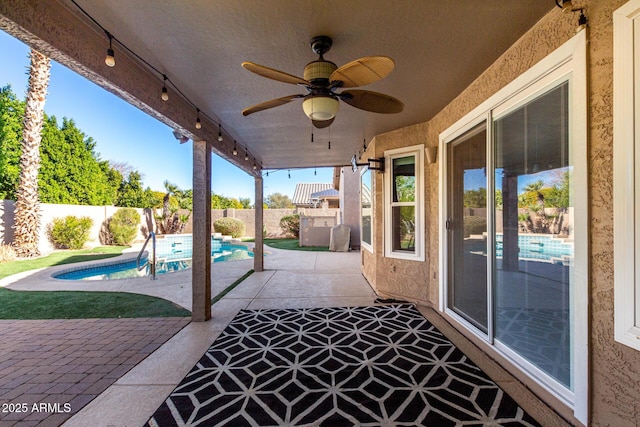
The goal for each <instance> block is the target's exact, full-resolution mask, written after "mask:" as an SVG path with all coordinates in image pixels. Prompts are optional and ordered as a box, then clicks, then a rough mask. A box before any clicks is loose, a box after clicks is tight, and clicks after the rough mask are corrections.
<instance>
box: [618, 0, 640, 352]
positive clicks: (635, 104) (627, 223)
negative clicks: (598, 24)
mask: <svg viewBox="0 0 640 427" xmlns="http://www.w3.org/2000/svg"><path fill="white" fill-rule="evenodd" d="M634 21H636V23H638V22H640V0H631V1H629V2H628V3H626V4H624V5H623V6H622V7H620V8H619V9H617V10H616V11H615V12H614V13H613V250H614V254H615V256H614V271H615V275H614V338H615V340H616V341H617V342H619V343H621V344H624V345H626V346H628V347H631V348H633V349H635V350H640V268H639V266H640V246H639V245H640V229H639V228H640V227H639V225H640V217H639V215H640V194H639V193H640V171H638V170H637V169H636V167H635V164H636V161H637V160H638V156H639V155H640V87H639V86H640V81H636V79H635V76H634V69H635V68H636V67H637V66H638V65H640V47H638V46H637V43H638V42H640V29H639V28H638V26H636V29H635V31H634ZM634 45H635V46H636V49H635V50H634ZM629 153H632V154H631V155H630V154H629ZM630 195H631V197H630Z"/></svg>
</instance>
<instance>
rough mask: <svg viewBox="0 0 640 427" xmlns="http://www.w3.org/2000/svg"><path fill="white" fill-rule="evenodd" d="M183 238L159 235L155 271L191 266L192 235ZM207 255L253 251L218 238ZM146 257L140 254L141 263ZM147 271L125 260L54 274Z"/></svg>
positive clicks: (103, 275)
mask: <svg viewBox="0 0 640 427" xmlns="http://www.w3.org/2000/svg"><path fill="white" fill-rule="evenodd" d="M184 237H188V239H187V238H183V239H176V238H172V239H162V240H160V239H159V240H158V241H157V244H156V274H167V273H172V272H174V271H180V270H185V269H187V268H190V267H191V256H192V254H193V251H192V246H191V244H192V242H193V241H192V239H191V236H184ZM211 257H212V258H213V262H223V261H234V260H242V259H249V258H253V252H250V251H249V249H248V248H247V247H246V246H244V245H232V244H230V243H228V242H223V241H221V240H219V239H215V240H212V242H211ZM145 261H147V259H145V258H143V259H142V260H141V264H144V263H145ZM148 275H150V266H149V265H147V266H146V267H145V268H143V269H142V270H140V271H138V269H137V267H136V261H135V260H132V261H126V262H121V263H116V264H106V265H105V264H102V265H97V266H95V267H87V268H79V269H75V270H65V271H63V272H61V273H60V274H58V275H56V276H54V277H55V278H56V279H63V280H112V279H130V278H134V277H143V276H148Z"/></svg>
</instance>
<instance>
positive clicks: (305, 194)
mask: <svg viewBox="0 0 640 427" xmlns="http://www.w3.org/2000/svg"><path fill="white" fill-rule="evenodd" d="M331 189H333V184H327V183H298V184H297V185H296V191H295V192H294V193H293V199H292V200H291V201H292V202H293V204H294V205H296V206H310V205H312V203H311V195H312V194H314V193H319V192H322V191H325V190H331Z"/></svg>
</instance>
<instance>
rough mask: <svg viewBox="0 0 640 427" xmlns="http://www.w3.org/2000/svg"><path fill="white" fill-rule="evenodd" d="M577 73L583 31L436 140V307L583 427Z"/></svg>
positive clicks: (581, 120)
mask: <svg viewBox="0 0 640 427" xmlns="http://www.w3.org/2000/svg"><path fill="white" fill-rule="evenodd" d="M638 1H640V0H638ZM586 75H587V73H586V37H585V32H584V31H582V32H580V33H578V34H577V35H576V36H575V37H573V38H572V39H571V40H570V41H568V42H566V43H565V44H564V45H563V46H561V47H560V48H558V49H557V50H556V51H555V52H553V53H551V54H550V55H549V56H548V57H546V58H545V59H543V60H542V61H540V62H539V63H538V64H536V65H534V66H533V67H532V68H531V69H530V70H528V71H527V72H525V73H524V74H523V75H521V76H519V77H518V78H516V79H515V80H514V81H513V82H511V83H510V84H508V85H507V86H506V87H504V88H503V89H501V90H500V91H498V92H497V93H496V94H495V95H493V96H492V97H490V98H489V99H488V100H486V101H485V102H483V103H482V104H481V105H479V106H478V107H477V108H476V109H474V110H473V111H471V112H470V113H469V114H468V115H467V116H465V117H463V118H462V119H461V120H460V121H458V123H456V124H454V125H453V126H452V127H450V128H449V129H447V130H446V131H445V132H443V133H442V134H441V135H440V151H441V152H442V153H444V154H445V158H444V160H443V161H442V162H441V165H440V166H441V170H442V174H441V176H442V177H443V180H442V187H441V194H442V195H443V197H444V198H445V199H444V200H443V203H441V205H440V206H441V212H440V215H441V216H440V224H441V225H440V230H441V231H440V233H441V245H442V248H441V251H440V254H441V255H440V256H441V259H440V266H441V271H442V272H443V274H442V275H441V283H440V289H441V294H442V295H443V297H442V298H443V299H442V300H441V302H440V308H441V310H442V311H444V312H445V313H446V314H447V315H448V316H449V317H450V318H451V319H453V320H454V321H455V322H457V323H459V324H460V325H461V327H463V328H465V329H467V330H469V331H470V332H472V333H474V334H475V335H477V336H478V337H481V338H482V339H484V340H486V341H487V343H488V345H490V346H492V348H493V349H494V350H495V351H496V352H498V353H499V354H501V355H502V356H504V357H505V358H506V359H507V360H510V361H511V363H513V365H514V366H516V367H517V368H518V369H520V370H521V371H522V372H523V373H525V374H526V375H528V376H529V378H531V380H532V381H535V382H537V383H538V384H539V385H541V386H542V387H544V388H545V389H546V390H548V391H549V392H550V393H553V394H554V395H555V396H556V397H557V398H559V399H561V400H562V401H563V402H565V403H566V404H567V405H568V406H570V407H573V410H574V415H575V416H576V418H577V419H579V420H580V421H581V422H583V423H584V424H588V405H587V403H588V389H589V387H588V354H589V351H588V342H589V340H588V330H587V325H588V256H587V254H588V242H589V235H588V233H589V227H588V222H587V221H588V214H587V212H588V202H587V201H588V186H587V184H588V180H587V149H586V141H587V120H586V118H587V103H586Z"/></svg>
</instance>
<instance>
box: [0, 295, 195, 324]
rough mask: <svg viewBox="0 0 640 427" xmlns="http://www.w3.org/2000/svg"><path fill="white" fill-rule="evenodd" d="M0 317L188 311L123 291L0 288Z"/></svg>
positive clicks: (164, 314)
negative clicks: (13, 289)
mask: <svg viewBox="0 0 640 427" xmlns="http://www.w3.org/2000/svg"><path fill="white" fill-rule="evenodd" d="M0 301H2V303H1V304H0V319H20V320H31V319H92V318H101V319H103V318H118V317H187V316H191V312H190V311H188V310H185V309H184V308H182V307H180V306H178V305H176V304H174V303H172V302H170V301H167V300H163V299H161V298H156V297H151V296H148V295H138V294H129V293H124V292H76V291H51V292H48V291H12V290H9V289H4V288H0Z"/></svg>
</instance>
